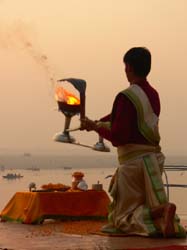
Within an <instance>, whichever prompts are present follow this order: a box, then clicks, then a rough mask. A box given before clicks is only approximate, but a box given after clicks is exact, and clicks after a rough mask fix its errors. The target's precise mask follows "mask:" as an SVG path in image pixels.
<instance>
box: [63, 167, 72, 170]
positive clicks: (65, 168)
mask: <svg viewBox="0 0 187 250" xmlns="http://www.w3.org/2000/svg"><path fill="white" fill-rule="evenodd" d="M63 168H64V170H68V169H72V167H63Z"/></svg>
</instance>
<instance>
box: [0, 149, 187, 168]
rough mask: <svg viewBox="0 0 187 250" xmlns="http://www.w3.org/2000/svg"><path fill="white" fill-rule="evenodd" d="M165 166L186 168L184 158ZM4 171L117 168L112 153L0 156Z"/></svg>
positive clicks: (176, 157)
mask: <svg viewBox="0 0 187 250" xmlns="http://www.w3.org/2000/svg"><path fill="white" fill-rule="evenodd" d="M165 165H174V166H187V157H186V156H170V157H169V156H168V157H166V161H165ZM1 166H4V167H5V169H11V168H12V169H27V168H33V167H34V168H41V169H45V168H46V169H49V168H58V169H59V168H60V169H61V168H62V169H63V168H69V169H70V168H99V167H104V168H105V167H106V168H116V167H117V166H118V161H117V156H116V154H113V153H101V152H98V153H97V152H96V153H94V154H92V155H91V154H89V155H88V154H85V155H77V154H75V155H74V154H73V152H72V155H61V154H32V153H22V154H20V153H19V154H7V153H6V154H5V153H4V154H3V153H1V154H0V167H1Z"/></svg>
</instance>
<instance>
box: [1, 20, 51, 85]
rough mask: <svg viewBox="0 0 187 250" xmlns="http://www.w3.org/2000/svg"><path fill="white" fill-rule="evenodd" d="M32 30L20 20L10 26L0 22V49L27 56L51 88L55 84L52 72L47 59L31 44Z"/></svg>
mask: <svg viewBox="0 0 187 250" xmlns="http://www.w3.org/2000/svg"><path fill="white" fill-rule="evenodd" d="M31 34H33V29H32V27H31V26H29V25H26V24H25V23H24V22H22V21H21V20H18V21H14V22H13V23H11V24H7V23H6V24H5V22H3V21H2V22H0V47H1V48H2V49H8V48H18V49H20V50H24V51H25V52H26V53H27V54H29V55H30V56H31V57H32V58H33V60H34V61H35V62H36V63H37V64H39V65H40V66H41V67H42V68H43V69H44V70H45V72H46V74H47V76H48V78H49V80H50V82H51V84H52V86H54V85H55V84H56V79H55V75H54V72H53V70H52V68H51V66H50V64H49V60H48V57H47V55H46V54H45V53H42V52H41V49H39V47H37V46H36V42H35V43H34V42H33V37H35V36H34V35H33V37H31Z"/></svg>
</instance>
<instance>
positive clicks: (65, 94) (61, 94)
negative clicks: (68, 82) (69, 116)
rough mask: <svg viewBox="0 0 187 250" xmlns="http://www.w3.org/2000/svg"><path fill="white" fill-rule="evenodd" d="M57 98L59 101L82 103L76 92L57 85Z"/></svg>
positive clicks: (72, 103)
mask: <svg viewBox="0 0 187 250" xmlns="http://www.w3.org/2000/svg"><path fill="white" fill-rule="evenodd" d="M55 99H56V100H57V101H58V102H65V103H67V104H69V105H80V100H79V99H78V98H77V97H76V96H75V95H74V94H72V93H70V92H69V91H67V90H65V89H64V88H62V87H57V88H56V89H55Z"/></svg>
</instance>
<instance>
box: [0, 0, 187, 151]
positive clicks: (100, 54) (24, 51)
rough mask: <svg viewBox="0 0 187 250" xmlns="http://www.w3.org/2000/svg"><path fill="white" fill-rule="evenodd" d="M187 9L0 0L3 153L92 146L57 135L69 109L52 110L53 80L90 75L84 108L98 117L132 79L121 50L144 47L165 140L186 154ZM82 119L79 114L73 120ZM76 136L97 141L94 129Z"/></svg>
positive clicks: (142, 1)
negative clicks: (63, 140)
mask: <svg viewBox="0 0 187 250" xmlns="http://www.w3.org/2000/svg"><path fill="white" fill-rule="evenodd" d="M186 9H187V1H186V0H131V1H127V0H117V1H112V0H102V1H101V0H95V1H88V0H68V1H64V0H53V1H50V0H33V1H25V0H14V1H11V0H1V1H0V54H1V56H0V65H1V74H0V82H1V91H0V104H1V105H0V114H1V126H0V127H1V130H0V150H1V152H4V151H9V150H35V151H45V150H48V151H49V152H53V153H54V152H58V153H59V152H62V153H63V154H66V153H69V151H70V149H72V150H73V152H75V153H80V154H86V153H90V151H89V150H88V149H84V148H79V147H75V146H69V145H64V144H59V143H55V142H53V140H52V137H53V135H54V134H55V133H56V132H58V131H61V130H63V126H64V116H63V115H62V114H61V113H59V112H57V111H55V110H54V109H55V108H56V107H57V105H56V102H55V100H54V93H53V92H54V88H53V86H54V81H51V80H50V79H51V78H53V79H59V78H64V77H65V78H66V77H77V78H83V79H85V80H86V81H87V90H86V114H87V116H89V117H90V118H93V119H96V118H99V117H101V116H103V115H105V114H108V113H109V112H110V111H111V108H112V102H113V99H114V97H115V95H116V94H117V92H118V91H120V90H122V89H124V88H126V87H127V86H128V82H127V80H126V77H125V74H124V65H123V63H122V58H123V55H124V53H125V52H126V51H127V50H128V49H129V48H131V47H133V46H146V47H147V48H149V49H150V51H151V52H152V58H153V63H152V71H151V74H150V75H149V78H148V79H149V81H150V82H151V83H152V85H153V86H154V87H155V88H156V89H157V90H158V91H159V94H160V98H161V105H162V110H161V116H160V132H161V137H162V140H161V146H162V148H163V151H164V152H165V153H166V155H187V147H186V139H187V136H186V131H185V130H186V128H187V118H186V109H187V98H186V94H187V74H186V72H187V69H186V67H187V56H186V55H187V28H186V27H187V26H186V23H187V15H186ZM78 123H79V122H78V117H74V118H73V119H72V123H71V127H75V126H76V125H77V124H78ZM72 135H74V136H75V137H76V138H77V140H79V141H80V142H82V143H88V144H90V145H92V144H94V143H95V142H96V140H97V135H96V134H95V133H93V132H91V133H87V132H74V133H72ZM108 145H110V143H108ZM112 151H113V152H115V149H113V150H112Z"/></svg>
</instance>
